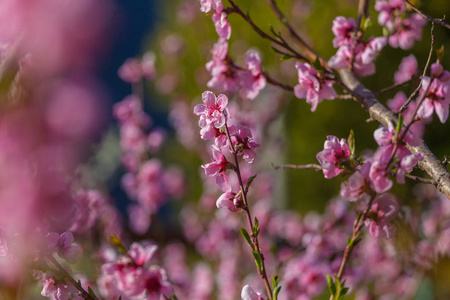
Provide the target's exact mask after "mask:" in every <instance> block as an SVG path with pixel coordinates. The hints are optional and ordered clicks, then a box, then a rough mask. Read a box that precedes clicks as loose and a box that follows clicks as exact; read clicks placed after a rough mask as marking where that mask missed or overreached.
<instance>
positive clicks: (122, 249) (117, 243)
mask: <svg viewBox="0 0 450 300" xmlns="http://www.w3.org/2000/svg"><path fill="white" fill-rule="evenodd" d="M109 242H110V243H111V244H112V245H113V246H115V247H116V248H117V251H119V252H120V253H123V254H126V253H127V248H126V247H125V245H124V244H123V242H122V241H121V240H120V238H119V237H118V236H117V235H116V234H113V235H112V236H111V237H110V238H109Z"/></svg>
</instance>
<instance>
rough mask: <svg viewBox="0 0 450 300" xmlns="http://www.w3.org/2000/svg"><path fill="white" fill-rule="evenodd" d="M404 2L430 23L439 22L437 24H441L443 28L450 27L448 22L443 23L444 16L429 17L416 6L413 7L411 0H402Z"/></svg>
mask: <svg viewBox="0 0 450 300" xmlns="http://www.w3.org/2000/svg"><path fill="white" fill-rule="evenodd" d="M404 1H405V2H406V3H408V4H409V6H411V8H412V9H413V10H414V11H415V12H416V13H418V14H419V15H421V16H422V17H423V18H424V19H426V20H427V21H429V22H431V23H436V24H439V25H441V26H443V27H445V28H447V29H450V25H449V24H447V23H445V22H444V21H443V20H444V19H445V16H444V18H442V19H436V18H433V17H430V16H428V15H426V14H424V13H423V12H422V11H421V10H419V9H418V8H417V7H415V6H414V5H413V4H412V3H411V2H409V1H408V0H404Z"/></svg>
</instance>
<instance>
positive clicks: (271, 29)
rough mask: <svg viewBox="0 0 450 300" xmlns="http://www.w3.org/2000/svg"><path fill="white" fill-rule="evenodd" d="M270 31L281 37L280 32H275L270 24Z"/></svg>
mask: <svg viewBox="0 0 450 300" xmlns="http://www.w3.org/2000/svg"><path fill="white" fill-rule="evenodd" d="M270 32H272V33H273V35H274V36H276V37H277V38H281V34H280V33H279V32H278V33H277V32H276V31H275V29H273V27H272V26H270Z"/></svg>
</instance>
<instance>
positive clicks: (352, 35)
mask: <svg viewBox="0 0 450 300" xmlns="http://www.w3.org/2000/svg"><path fill="white" fill-rule="evenodd" d="M332 31H333V33H334V35H335V38H334V39H333V46H334V47H335V48H338V50H337V52H336V54H335V55H334V56H332V57H331V58H330V60H329V61H328V65H329V66H330V67H331V68H352V69H353V71H354V72H355V73H356V74H358V75H360V76H370V75H373V74H374V73H375V64H374V63H373V61H374V59H375V58H376V57H377V55H378V53H379V52H380V51H381V50H382V49H383V48H384V46H386V44H387V39H386V38H385V37H375V38H374V37H372V38H370V39H369V40H367V41H364V40H362V36H361V33H360V32H356V24H355V21H354V20H353V19H352V18H349V19H347V18H345V17H341V16H340V17H337V18H336V19H334V20H333V27H332Z"/></svg>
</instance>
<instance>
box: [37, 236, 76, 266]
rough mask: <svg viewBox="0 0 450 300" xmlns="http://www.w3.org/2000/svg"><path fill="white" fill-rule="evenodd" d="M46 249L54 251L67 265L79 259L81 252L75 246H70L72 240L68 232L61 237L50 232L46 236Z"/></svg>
mask: <svg viewBox="0 0 450 300" xmlns="http://www.w3.org/2000/svg"><path fill="white" fill-rule="evenodd" d="M46 240H47V247H48V249H50V250H56V251H57V253H58V255H59V257H61V258H64V259H65V260H67V261H68V262H69V263H71V264H74V263H76V262H78V261H79V260H80V258H81V255H82V253H83V251H82V250H81V248H80V247H79V246H77V245H72V243H73V241H74V238H73V234H72V232H70V231H66V232H64V233H62V234H61V235H59V234H57V233H56V232H50V233H48V234H47V235H46Z"/></svg>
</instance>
